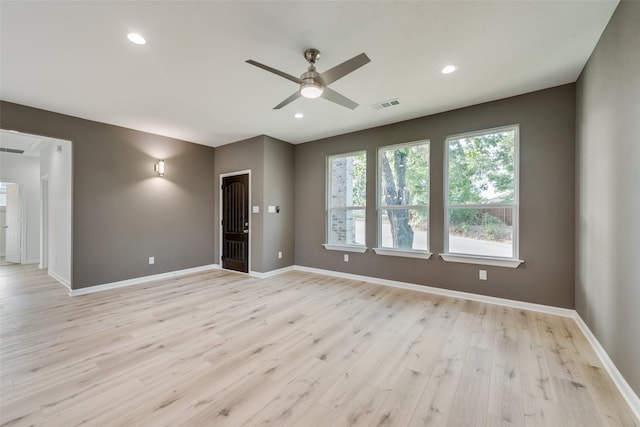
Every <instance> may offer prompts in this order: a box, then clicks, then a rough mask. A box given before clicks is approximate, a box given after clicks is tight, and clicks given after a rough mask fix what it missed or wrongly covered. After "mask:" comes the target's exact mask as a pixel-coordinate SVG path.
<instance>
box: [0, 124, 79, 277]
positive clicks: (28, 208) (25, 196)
mask: <svg viewBox="0 0 640 427" xmlns="http://www.w3.org/2000/svg"><path fill="white" fill-rule="evenodd" d="M0 182H6V183H15V184H19V187H18V191H14V190H9V188H11V187H9V186H8V187H7V192H6V199H7V206H6V207H5V217H6V216H9V218H6V219H7V220H8V221H9V222H7V223H5V224H3V225H7V228H3V229H4V230H5V236H2V237H3V238H5V239H6V241H5V246H7V244H9V248H5V260H6V261H12V262H15V263H20V264H38V266H39V267H40V268H46V269H47V273H48V274H49V275H50V276H52V277H53V278H54V279H56V280H57V281H59V282H60V283H62V284H63V285H65V286H67V287H68V288H71V245H72V238H71V233H72V143H71V141H67V140H61V139H57V138H49V137H46V136H40V135H32V134H27V133H22V132H16V131H10V130H5V129H0ZM11 192H15V193H17V197H15V196H12V195H11ZM13 199H16V200H17V201H16V202H15V203H14V202H13ZM12 205H17V206H18V208H17V211H18V212H19V213H18V218H19V219H18V221H17V223H16V224H15V225H13V226H12V224H11V216H12V211H13V208H12ZM18 228H19V230H20V231H19V233H18V234H19V239H17V243H14V241H15V240H16V238H15V232H16V231H17V230H18ZM12 230H13V231H12ZM9 234H11V235H10V236H9ZM9 239H13V240H11V243H10V240H9ZM16 246H17V247H19V258H18V257H16V256H15V255H13V253H14V251H13V248H14V247H16ZM7 249H8V252H7Z"/></svg>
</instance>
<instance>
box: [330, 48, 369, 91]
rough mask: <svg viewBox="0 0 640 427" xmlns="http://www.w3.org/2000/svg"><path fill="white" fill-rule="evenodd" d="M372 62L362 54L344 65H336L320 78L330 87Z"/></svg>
mask: <svg viewBox="0 0 640 427" xmlns="http://www.w3.org/2000/svg"><path fill="white" fill-rule="evenodd" d="M370 61H371V60H370V59H369V57H368V56H367V55H365V54H364V53H361V54H360V55H357V56H354V57H353V58H351V59H348V60H346V61H344V62H343V63H342V64H339V65H336V66H335V67H333V68H331V69H329V70H327V71H325V72H324V73H322V74H320V78H321V79H322V81H323V82H324V84H325V85H330V84H331V83H333V82H335V81H336V80H338V79H341V78H342V77H344V76H346V75H347V74H349V73H351V72H352V71H355V70H357V69H358V68H360V67H362V66H363V65H365V64H367V63H369V62H370Z"/></svg>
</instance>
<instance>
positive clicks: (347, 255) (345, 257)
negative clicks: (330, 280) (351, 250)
mask: <svg viewBox="0 0 640 427" xmlns="http://www.w3.org/2000/svg"><path fill="white" fill-rule="evenodd" d="M344 262H349V254H344Z"/></svg>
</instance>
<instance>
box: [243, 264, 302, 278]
mask: <svg viewBox="0 0 640 427" xmlns="http://www.w3.org/2000/svg"><path fill="white" fill-rule="evenodd" d="M295 268H296V267H295V266H294V265H290V266H289V267H283V268H279V269H277V270H271V271H267V272H266V273H260V272H258V271H251V272H250V273H249V274H250V275H251V276H254V277H259V278H260V279H266V278H268V277H273V276H277V275H278V274H282V273H286V272H287V271H293V270H295Z"/></svg>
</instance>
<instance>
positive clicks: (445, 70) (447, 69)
mask: <svg viewBox="0 0 640 427" xmlns="http://www.w3.org/2000/svg"><path fill="white" fill-rule="evenodd" d="M457 68H458V67H456V66H455V65H447V66H446V67H444V68H443V69H442V74H451V73H453V72H454V71H455V70H456V69H457Z"/></svg>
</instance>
